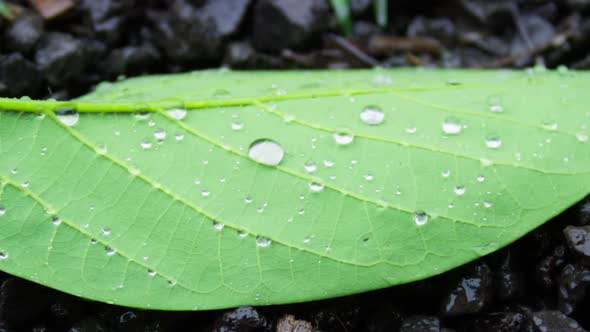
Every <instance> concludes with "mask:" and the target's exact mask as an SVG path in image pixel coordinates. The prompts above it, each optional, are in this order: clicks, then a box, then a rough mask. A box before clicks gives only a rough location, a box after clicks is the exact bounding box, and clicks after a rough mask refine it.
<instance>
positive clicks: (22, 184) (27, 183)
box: [20, 181, 29, 188]
mask: <svg viewBox="0 0 590 332" xmlns="http://www.w3.org/2000/svg"><path fill="white" fill-rule="evenodd" d="M20 186H21V187H23V188H28V187H29V181H24V182H21V184H20Z"/></svg>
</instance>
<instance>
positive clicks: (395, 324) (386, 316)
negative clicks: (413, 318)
mask: <svg viewBox="0 0 590 332" xmlns="http://www.w3.org/2000/svg"><path fill="white" fill-rule="evenodd" d="M402 320H403V315H402V313H401V311H400V310H398V309H396V308H394V307H393V306H392V305H391V304H389V303H384V304H383V305H380V306H379V307H377V308H376V310H375V311H374V312H373V313H372V314H371V316H370V317H369V318H368V321H367V323H366V324H367V326H366V331H367V332H380V331H397V330H399V328H400V326H401V323H402Z"/></svg>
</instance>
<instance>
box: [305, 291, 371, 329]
mask: <svg viewBox="0 0 590 332" xmlns="http://www.w3.org/2000/svg"><path fill="white" fill-rule="evenodd" d="M362 317H363V315H362V312H361V308H360V306H359V304H358V302H357V301H354V300H350V299H344V300H340V301H337V303H336V305H333V306H331V307H328V308H325V309H320V310H318V311H317V312H316V313H315V314H314V315H313V320H312V321H313V322H314V323H315V326H316V327H317V328H318V329H320V330H324V331H335V332H337V331H352V330H355V329H357V328H358V327H359V326H360V324H361V322H362Z"/></svg>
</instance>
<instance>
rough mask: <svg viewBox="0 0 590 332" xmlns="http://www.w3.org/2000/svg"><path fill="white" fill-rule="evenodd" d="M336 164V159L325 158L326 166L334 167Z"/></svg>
mask: <svg viewBox="0 0 590 332" xmlns="http://www.w3.org/2000/svg"><path fill="white" fill-rule="evenodd" d="M334 164H335V163H334V161H332V160H330V159H326V160H324V166H326V167H333V166H334Z"/></svg>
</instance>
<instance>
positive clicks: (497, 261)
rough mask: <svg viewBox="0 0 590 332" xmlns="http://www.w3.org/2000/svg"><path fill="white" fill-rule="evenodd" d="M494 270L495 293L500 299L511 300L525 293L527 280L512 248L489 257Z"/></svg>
mask: <svg viewBox="0 0 590 332" xmlns="http://www.w3.org/2000/svg"><path fill="white" fill-rule="evenodd" d="M489 262H490V265H491V267H492V270H493V271H494V295H495V297H496V298H497V299H499V300H509V299H514V298H516V297H519V296H521V295H523V294H524V289H525V287H524V286H525V280H524V276H523V275H522V273H521V270H520V269H519V267H520V264H518V262H516V261H515V258H514V255H513V253H512V251H510V250H502V251H500V252H498V253H496V254H494V255H492V256H491V257H490V259H489Z"/></svg>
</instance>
